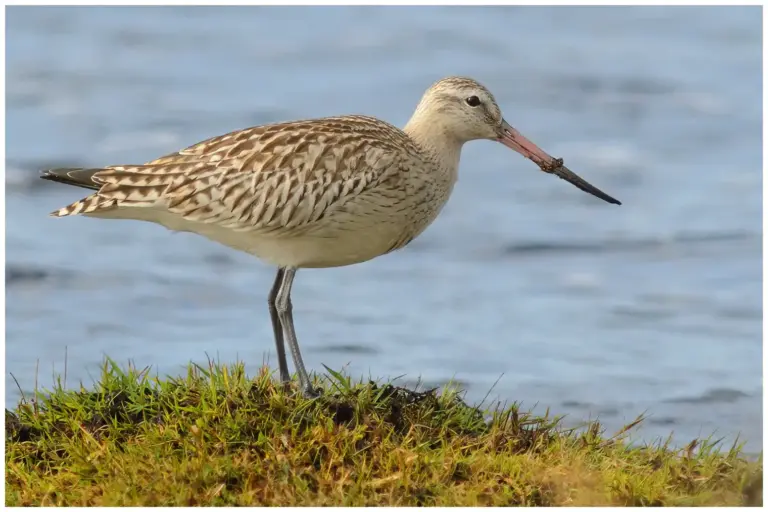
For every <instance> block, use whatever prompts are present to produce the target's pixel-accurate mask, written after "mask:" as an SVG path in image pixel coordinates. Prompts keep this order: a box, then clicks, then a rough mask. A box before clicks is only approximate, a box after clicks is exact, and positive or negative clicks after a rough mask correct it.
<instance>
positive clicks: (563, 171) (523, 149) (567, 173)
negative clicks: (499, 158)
mask: <svg viewBox="0 0 768 512" xmlns="http://www.w3.org/2000/svg"><path fill="white" fill-rule="evenodd" d="M501 127H502V135H500V136H499V138H498V139H497V140H498V141H499V142H501V143H502V144H504V145H505V146H507V147H508V148H510V149H514V150H515V151H517V152H518V153H520V154H521V155H523V156H524V157H525V158H528V159H530V160H533V162H534V163H535V164H536V165H538V166H539V168H540V169H541V170H542V171H544V172H546V173H549V174H554V175H555V176H557V177H558V178H561V179H564V180H565V181H567V182H568V183H570V184H571V185H573V186H575V187H577V188H580V189H581V190H583V191H584V192H588V193H590V194H592V195H593V196H595V197H599V198H600V199H602V200H603V201H606V202H608V203H611V204H621V201H619V200H618V199H615V198H613V197H611V196H609V195H608V194H606V193H605V192H603V191H602V190H600V189H599V188H597V187H595V186H593V185H590V184H589V183H588V182H587V181H585V180H583V179H582V178H581V177H579V175H577V174H576V173H575V172H573V171H571V170H570V169H568V168H567V167H566V166H564V165H563V160H562V159H561V158H558V159H555V158H552V157H551V156H550V155H548V154H547V153H546V152H545V151H544V150H543V149H541V148H540V147H539V146H537V145H536V144H534V143H533V142H531V141H530V140H528V139H526V138H525V137H523V135H522V134H521V133H520V132H519V131H517V130H515V129H514V128H512V127H511V126H510V125H509V123H507V122H506V121H502V125H501Z"/></svg>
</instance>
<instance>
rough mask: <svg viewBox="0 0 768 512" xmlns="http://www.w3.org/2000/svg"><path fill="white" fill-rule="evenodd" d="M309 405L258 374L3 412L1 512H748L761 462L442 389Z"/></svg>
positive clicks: (113, 383)
mask: <svg viewBox="0 0 768 512" xmlns="http://www.w3.org/2000/svg"><path fill="white" fill-rule="evenodd" d="M318 384H319V385H320V386H321V387H322V388H323V390H324V393H323V396H322V397H321V398H319V399H316V400H308V399H305V398H303V397H301V396H300V395H298V394H297V393H295V391H293V390H285V389H284V388H283V387H282V386H281V385H279V384H277V383H276V382H275V381H274V379H273V378H272V375H270V373H269V372H268V371H267V370H266V369H265V370H262V372H261V373H260V374H259V375H258V376H256V377H254V378H248V377H247V376H246V375H245V372H244V369H243V366H242V365H240V364H238V365H235V366H232V367H226V366H219V365H214V364H210V365H209V367H207V368H205V367H199V366H190V368H189V369H188V372H187V375H186V376H185V377H181V378H164V379H158V378H154V377H151V376H150V375H149V372H148V371H146V370H145V371H137V370H136V369H133V368H131V367H128V368H127V369H125V370H124V369H121V368H120V367H119V366H118V365H117V364H115V363H114V362H112V361H107V362H106V363H105V366H104V370H103V374H102V377H101V380H100V382H98V383H97V385H96V388H95V390H86V389H84V388H81V389H79V390H65V389H62V386H61V385H60V384H59V385H58V386H57V387H56V388H55V389H54V390H53V391H52V392H50V393H48V394H42V393H37V394H36V397H35V398H34V399H22V400H21V403H20V404H19V405H18V406H17V408H16V409H15V410H14V411H8V410H6V418H5V420H6V422H5V424H6V454H5V461H6V504H7V505H9V506H28V505H70V506H71V505H80V506H83V505H85V506H94V505H101V506H108V505H113V506H114V505H150V506H151V505H192V506H194V505H224V506H226V505H350V506H351V505H449V506H450V505H467V506H472V505H761V504H762V456H761V457H760V460H759V461H749V460H747V459H746V458H745V457H743V456H742V455H741V454H740V451H739V447H738V446H734V447H732V448H731V449H730V450H727V451H721V450H719V449H718V445H717V443H713V442H711V441H694V442H692V443H691V444H690V445H688V446H687V447H685V448H683V449H677V450H676V449H672V448H670V446H669V445H668V443H663V442H660V443H657V444H654V445H647V446H630V445H628V444H627V443H626V442H625V440H624V437H625V435H626V433H627V431H629V430H630V429H631V428H633V427H634V426H635V425H636V424H637V423H639V422H640V421H641V418H639V419H638V420H637V421H636V422H633V423H632V424H630V425H628V426H627V427H625V428H624V429H622V431H621V432H619V433H618V434H617V435H615V436H606V435H605V434H604V433H603V432H602V431H601V427H600V425H599V424H598V423H591V424H589V425H588V426H587V427H586V428H584V429H580V430H567V429H564V428H562V427H561V426H560V424H559V420H558V418H550V417H547V416H544V417H533V416H531V415H528V414H526V413H524V412H522V411H520V410H519V408H518V407H517V406H515V405H513V406H511V407H506V408H501V407H495V408H493V409H492V410H488V411H482V410H480V409H479V408H473V407H470V406H468V405H466V404H465V403H464V402H463V400H462V399H461V397H462V394H461V393H460V392H459V390H457V389H454V388H450V387H448V388H446V389H444V390H443V391H442V392H440V393H437V392H436V391H435V390H428V391H423V392H415V391H409V390H406V389H403V388H398V387H395V386H393V385H391V384H377V383H373V382H369V383H352V382H351V381H350V380H349V378H347V377H345V376H343V375H341V374H339V373H336V372H333V371H332V370H329V374H328V376H327V377H325V378H323V379H322V382H320V381H318Z"/></svg>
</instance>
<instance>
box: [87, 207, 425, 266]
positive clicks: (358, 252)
mask: <svg viewBox="0 0 768 512" xmlns="http://www.w3.org/2000/svg"><path fill="white" fill-rule="evenodd" d="M87 216H89V217H99V218H111V219H128V220H143V221H148V222H152V223H156V224H160V225H162V226H165V227H166V228H168V229H170V230H173V231H184V232H191V233H196V234H198V235H201V236H204V237H206V238H208V239H210V240H213V241H215V242H218V243H220V244H222V245H225V246H227V247H230V248H232V249H235V250H238V251H242V252H246V253H248V254H251V255H253V256H255V257H257V258H259V259H260V260H262V261H264V262H265V263H269V264H272V265H275V266H279V267H298V268H326V267H340V266H346V265H353V264H355V263H362V262H364V261H368V260H371V259H373V258H375V257H377V256H381V255H382V254H386V253H388V252H391V251H393V250H396V249H399V248H402V247H404V246H405V245H407V244H408V243H409V242H410V241H411V240H413V238H415V237H416V236H418V235H419V234H420V233H421V232H422V231H423V230H424V229H425V228H426V227H427V225H429V223H430V222H431V220H432V219H431V218H422V219H420V220H419V221H415V220H414V219H413V217H410V218H409V217H408V216H405V215H404V216H396V217H393V218H392V217H391V218H387V219H380V220H378V221H376V220H374V219H367V220H366V221H365V222H362V221H361V219H360V218H355V220H354V221H352V222H330V223H328V225H325V226H320V227H318V228H316V229H314V230H312V231H311V232H309V233H295V234H291V233H286V232H275V233H264V232H260V231H235V230H232V229H228V228H225V227H221V226H219V225H216V224H207V223H201V222H194V221H189V220H185V219H184V218H182V217H180V216H178V215H175V214H172V213H169V212H167V211H159V210H155V209H151V208H147V209H138V208H137V209H134V208H131V209H116V210H111V211H108V212H101V213H98V214H96V215H93V214H90V215H87ZM336 220H337V221H338V220H339V219H336Z"/></svg>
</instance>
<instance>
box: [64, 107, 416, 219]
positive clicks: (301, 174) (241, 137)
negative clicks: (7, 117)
mask: <svg viewBox="0 0 768 512" xmlns="http://www.w3.org/2000/svg"><path fill="white" fill-rule="evenodd" d="M412 144H413V143H412V142H411V141H410V139H409V138H408V137H407V136H406V135H405V134H404V133H403V132H402V131H400V130H399V129H397V128H395V127H393V126H391V125H388V124H386V123H384V122H382V121H379V120H376V119H373V118H368V117H363V116H347V117H337V118H325V119H317V120H311V121H299V122H293V123H281V124H273V125H265V126H257V127H253V128H247V129H245V130H240V131H237V132H232V133H228V134H225V135H221V136H218V137H214V138H211V139H208V140H205V141H202V142H200V143H198V144H195V145H193V146H190V147H188V148H186V149H182V150H181V151H178V152H177V153H173V154H170V155H166V156H163V157H161V158H158V159H156V160H153V161H151V162H148V163H147V164H144V165H135V166H112V167H108V168H105V169H103V170H99V171H96V172H94V173H93V174H92V175H91V176H90V178H89V179H90V180H91V181H92V182H93V183H96V184H98V185H100V188H99V189H98V191H97V192H96V193H95V194H93V195H91V196H88V197H87V198H85V199H83V200H82V201H78V202H76V203H73V204H72V205H70V206H68V207H65V208H62V209H61V210H58V211H57V212H54V213H53V214H52V215H56V216H64V215H74V214H83V213H93V212H96V211H98V210H104V209H110V208H115V207H161V208H164V209H167V210H168V211H170V212H172V213H176V214H178V215H180V216H182V217H183V218H185V219H187V220H190V221H195V222H203V223H216V224H219V225H221V226H222V227H228V228H230V229H235V230H259V231H272V230H283V231H284V230H285V229H286V228H298V227H300V226H306V225H309V224H312V223H313V222H316V221H318V220H320V219H321V218H323V216H325V215H326V214H327V213H328V212H329V211H330V210H332V209H333V208H338V207H342V206H343V203H344V200H345V199H346V198H348V197H351V196H352V195H354V194H360V193H361V192H362V191H363V190H365V189H367V188H369V187H375V186H377V185H379V184H381V183H382V182H384V181H386V180H393V179H395V178H394V176H397V175H398V174H397V173H396V172H394V171H395V170H396V168H397V166H398V164H399V162H398V160H399V159H402V158H404V151H405V153H408V152H416V151H417V150H416V148H414V147H413V145H412ZM94 188H95V187H94Z"/></svg>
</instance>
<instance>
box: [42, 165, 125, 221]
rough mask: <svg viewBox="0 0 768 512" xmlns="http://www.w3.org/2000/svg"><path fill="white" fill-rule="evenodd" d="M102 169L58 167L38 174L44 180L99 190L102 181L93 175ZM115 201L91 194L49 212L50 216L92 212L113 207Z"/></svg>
mask: <svg viewBox="0 0 768 512" xmlns="http://www.w3.org/2000/svg"><path fill="white" fill-rule="evenodd" d="M103 170H104V169H83V168H59V169H48V170H47V171H43V172H42V173H41V174H40V177H41V178H42V179H44V180H49V181H55V182H57V183H64V184H65V185H72V186H75V187H80V188H87V189H91V190H99V189H100V188H101V187H102V185H103V183H101V182H98V181H96V180H94V179H93V175H94V174H96V173H97V172H99V171H103ZM116 204H117V201H116V200H114V199H109V198H104V197H100V196H99V195H98V194H91V195H89V196H88V197H84V198H83V199H80V200H79V201H75V202H74V203H72V204H70V205H68V206H65V207H64V208H59V209H58V210H56V211H53V212H51V214H50V215H51V216H52V217H66V216H68V215H82V214H87V213H92V212H95V211H100V210H108V209H111V208H114V206H115V205H116Z"/></svg>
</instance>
